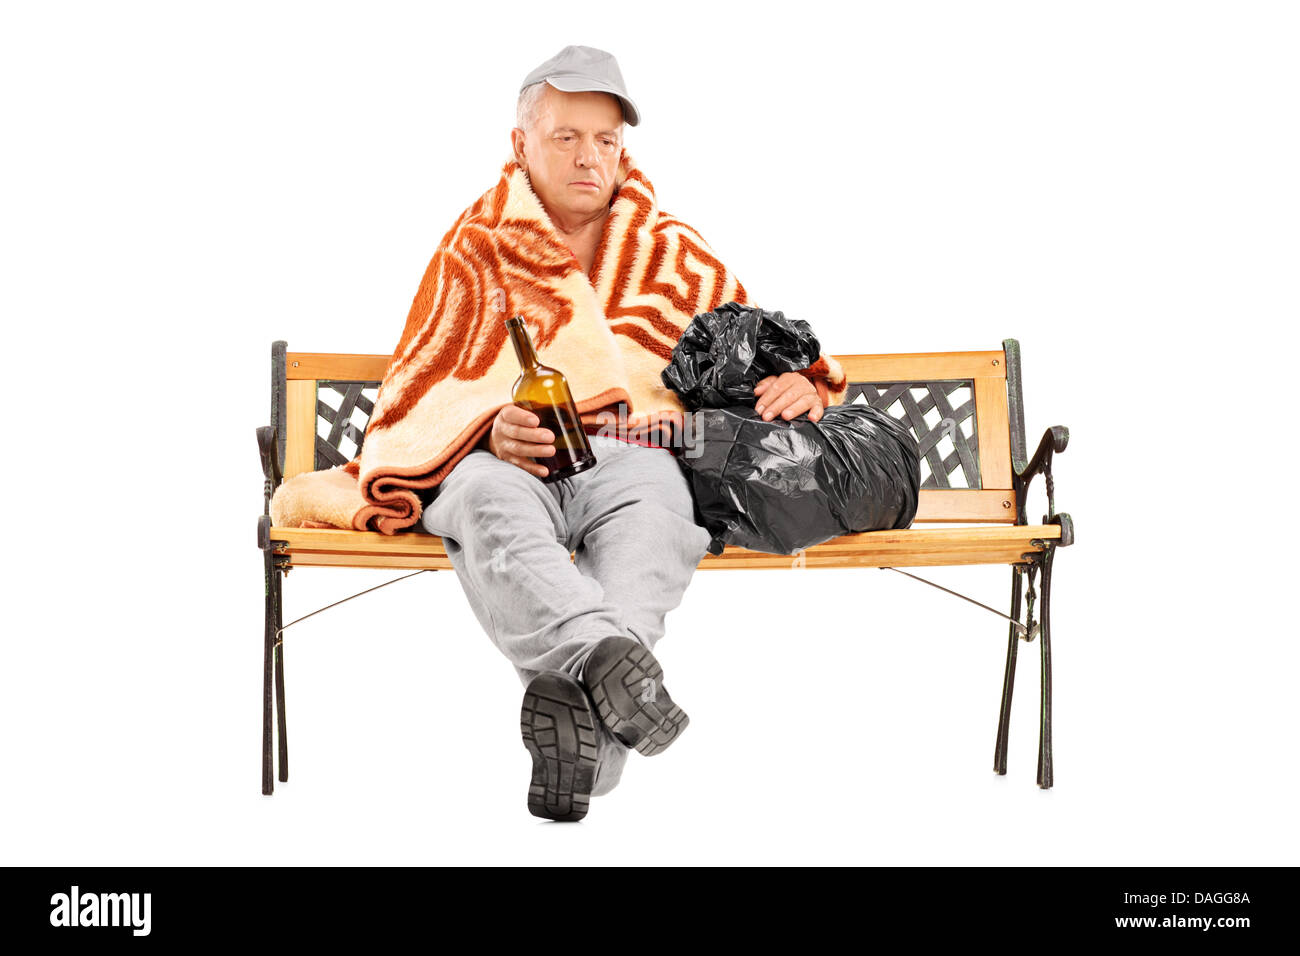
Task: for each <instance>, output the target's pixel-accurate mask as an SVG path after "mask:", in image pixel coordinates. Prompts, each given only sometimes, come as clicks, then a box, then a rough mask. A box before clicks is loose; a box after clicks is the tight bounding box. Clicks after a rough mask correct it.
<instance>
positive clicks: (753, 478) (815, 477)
mask: <svg viewBox="0 0 1300 956" xmlns="http://www.w3.org/2000/svg"><path fill="white" fill-rule="evenodd" d="M686 418H687V419H688V420H687V422H686V424H685V429H684V436H685V440H684V444H683V447H682V452H681V454H680V455H679V456H678V459H677V460H678V463H679V464H680V465H681V467H682V469H683V471H684V472H685V473H686V476H687V478H688V479H689V480H690V483H691V490H692V492H693V493H694V497H695V505H696V509H697V512H698V514H697V515H696V521H697V522H699V523H700V524H701V525H702V526H703V527H705V528H706V529H707V530H708V531H709V533H710V534H712V535H713V540H712V541H711V542H710V543H709V553H710V554H721V553H722V549H723V547H724V546H725V545H728V544H734V545H739V546H740V547H742V548H748V549H749V550H751V551H765V552H768V553H769V554H793V553H794V552H796V551H798V550H799V549H800V548H807V547H811V546H812V545H814V544H821V543H822V542H823V541H828V540H830V539H831V538H835V537H838V536H839V535H842V534H849V533H851V532H858V531H880V530H885V529H889V528H906V527H908V526H910V525H911V523H912V519H913V518H914V517H916V506H917V496H918V492H919V491H920V486H921V459H920V456H919V455H918V454H917V448H916V440H915V439H913V438H912V435H911V432H909V431H908V430H907V429H906V428H905V427H904V425H903V424H902V423H901V422H899V421H898V420H897V419H896V418H894V417H893V416H892V415H890V414H889V413H888V412H885V411H882V410H881V409H879V408H875V407H873V406H871V405H832V406H831V407H830V408H828V409H826V411H825V412H824V413H823V415H822V417H821V419H820V420H819V421H816V422H812V421H809V420H808V416H807V415H806V414H804V415H798V416H796V417H795V418H793V419H791V420H790V421H786V420H784V419H782V418H781V417H780V416H778V417H777V418H775V419H773V420H772V421H770V422H765V421H763V418H762V416H761V415H759V414H758V413H757V412H756V411H754V409H753V408H745V407H744V406H732V407H730V408H712V409H704V410H702V411H696V412H689V413H687V416H686Z"/></svg>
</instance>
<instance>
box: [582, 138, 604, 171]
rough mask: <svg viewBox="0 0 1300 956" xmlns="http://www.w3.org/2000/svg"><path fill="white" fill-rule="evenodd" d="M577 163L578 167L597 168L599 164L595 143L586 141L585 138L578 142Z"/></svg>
mask: <svg viewBox="0 0 1300 956" xmlns="http://www.w3.org/2000/svg"><path fill="white" fill-rule="evenodd" d="M577 162H578V165H579V166H597V165H599V164H600V155H599V154H598V153H597V152H596V141H595V140H594V139H592V140H591V141H588V140H587V139H586V138H585V137H583V138H582V139H580V140H579V141H578V155H577Z"/></svg>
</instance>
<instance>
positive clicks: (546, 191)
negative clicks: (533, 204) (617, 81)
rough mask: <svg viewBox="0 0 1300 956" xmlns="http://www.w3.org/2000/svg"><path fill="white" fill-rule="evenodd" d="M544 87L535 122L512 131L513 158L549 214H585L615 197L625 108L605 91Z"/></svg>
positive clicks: (578, 217) (578, 216)
mask: <svg viewBox="0 0 1300 956" xmlns="http://www.w3.org/2000/svg"><path fill="white" fill-rule="evenodd" d="M545 85H546V90H545V92H544V93H543V96H542V101H541V104H540V109H539V111H538V118H537V124H536V125H535V126H534V127H533V129H531V130H527V131H524V130H520V129H519V128H517V127H516V128H515V129H514V130H513V131H512V132H511V139H512V142H513V145H514V151H515V158H516V159H517V160H518V161H519V163H520V165H522V166H523V167H524V169H525V170H527V172H528V179H529V181H530V182H531V183H532V186H533V191H534V192H535V193H537V196H538V198H539V199H541V201H542V204H543V205H544V206H545V207H546V208H547V210H549V211H550V212H551V213H552V215H553V216H559V217H561V218H565V219H574V220H581V219H584V218H589V217H590V216H591V215H592V214H594V213H597V212H599V211H601V210H602V209H605V208H607V207H608V206H609V201H610V199H611V198H612V197H613V195H614V177H615V174H616V173H617V172H618V161H619V156H620V154H621V153H622V148H623V131H622V126H623V110H622V107H621V106H620V104H619V101H618V99H617V98H616V97H614V96H612V95H611V94H609V93H597V92H583V93H566V92H564V91H563V90H557V89H555V87H553V86H551V85H550V84H549V83H547V84H545Z"/></svg>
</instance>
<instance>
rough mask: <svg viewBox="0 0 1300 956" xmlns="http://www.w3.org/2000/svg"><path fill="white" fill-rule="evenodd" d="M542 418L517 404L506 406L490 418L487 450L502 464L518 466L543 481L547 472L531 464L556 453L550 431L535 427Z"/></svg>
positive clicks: (545, 468)
mask: <svg viewBox="0 0 1300 956" xmlns="http://www.w3.org/2000/svg"><path fill="white" fill-rule="evenodd" d="M540 423H541V419H540V418H538V417H537V416H536V415H534V414H533V413H532V412H530V411H528V409H526V408H524V407H522V406H520V405H506V406H505V407H504V408H502V409H501V411H499V412H497V415H496V418H494V419H492V430H491V431H490V432H488V443H487V449H488V451H490V452H492V454H494V455H496V456H497V457H498V458H500V459H501V460H502V461H508V462H510V464H512V465H518V466H519V467H520V468H522V469H523V470H524V471H526V472H528V473H529V474H533V475H536V476H537V477H538V478H545V477H546V476H547V475H548V474H549V473H550V470H549V469H548V468H547V467H546V466H545V465H541V464H538V463H537V462H536V461H533V459H534V458H549V457H550V456H551V455H554V454H555V446H554V445H553V444H551V442H553V441H555V435H554V434H552V433H551V430H550V429H549V428H538V427H537V426H538V425H539V424H540Z"/></svg>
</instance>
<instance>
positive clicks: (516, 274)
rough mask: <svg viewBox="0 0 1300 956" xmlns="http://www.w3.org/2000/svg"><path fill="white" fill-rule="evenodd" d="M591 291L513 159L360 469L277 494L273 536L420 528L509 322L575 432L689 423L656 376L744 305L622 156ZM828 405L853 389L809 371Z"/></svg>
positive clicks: (430, 292) (429, 308)
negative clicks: (705, 323) (610, 424)
mask: <svg viewBox="0 0 1300 956" xmlns="http://www.w3.org/2000/svg"><path fill="white" fill-rule="evenodd" d="M615 187H616V188H615V192H614V197H613V199H612V201H611V203H610V211H609V216H608V217H607V219H606V220H605V225H604V231H603V232H602V235H601V239H600V244H599V246H598V248H597V252H596V258H595V260H594V262H593V264H592V268H591V275H590V276H588V275H587V274H586V273H584V272H583V270H582V267H581V265H579V263H578V260H577V257H576V256H574V254H573V253H572V251H571V250H570V249H569V248H568V246H567V245H565V243H564V241H563V239H562V238H561V237H560V235H559V233H558V232H557V231H556V230H555V227H554V226H553V225H552V223H551V220H550V217H549V216H548V215H547V214H546V211H545V209H544V208H543V206H542V204H541V202H540V201H539V200H538V198H537V195H536V194H535V193H534V192H533V190H532V187H531V186H530V185H529V181H528V175H527V173H525V172H524V170H523V169H522V168H521V167H520V166H519V164H518V163H517V162H515V161H514V160H513V159H510V160H508V161H507V162H506V163H505V165H504V166H503V167H502V169H501V177H500V181H499V182H498V183H497V184H496V185H495V186H494V187H492V188H491V189H489V190H488V191H487V192H486V193H484V194H483V195H482V196H481V197H479V199H478V200H477V201H476V202H475V203H474V204H473V205H472V206H470V207H469V208H468V209H466V210H465V211H464V212H463V213H461V214H460V217H459V218H458V219H457V220H456V222H455V224H454V225H453V226H452V227H451V229H450V230H449V231H448V232H447V234H446V235H445V236H443V238H442V241H441V242H440V243H439V244H438V248H437V250H436V251H435V252H434V254H433V258H432V259H431V260H430V262H429V266H428V268H427V269H426V270H425V273H424V278H423V279H422V280H421V282H420V287H419V290H418V291H417V292H416V294H415V301H414V302H413V303H412V304H411V310H410V313H409V314H408V315H407V317H406V327H405V328H404V329H403V331H402V337H401V340H400V341H399V342H398V344H397V349H396V350H395V351H394V352H393V357H392V359H390V360H389V363H388V367H387V370H386V371H385V373H384V378H383V381H382V383H381V385H380V387H379V392H378V395H377V397H376V404H375V409H374V413H373V415H372V416H371V418H370V421H369V423H368V425H367V427H366V432H365V439H364V441H363V443H362V447H361V452H360V454H359V455H358V456H357V457H356V458H355V459H353V460H352V461H350V462H348V463H347V464H345V465H339V466H336V467H333V468H327V469H322V470H320V471H312V472H306V473H304V474H300V475H295V476H293V477H291V478H289V479H287V480H286V481H284V482H283V483H282V484H281V485H280V487H279V488H277V489H276V492H275V495H274V496H273V498H272V499H271V519H272V522H273V524H274V525H275V526H277V527H317V528H346V529H355V530H357V531H367V530H368V531H379V532H382V533H384V534H393V533H395V532H397V531H399V530H401V529H403V528H407V527H410V526H411V525H413V524H415V523H416V522H417V521H419V518H420V512H421V502H420V492H422V491H426V490H427V489H429V488H432V487H434V486H435V485H437V484H438V483H439V482H441V481H442V479H443V478H445V477H446V476H447V474H448V473H449V472H450V471H451V469H452V467H453V466H454V465H455V464H456V463H457V462H458V461H460V459H461V458H463V457H464V456H465V455H466V454H468V453H469V452H470V451H471V450H472V449H473V447H474V445H475V444H476V443H477V442H478V440H479V439H480V438H481V437H482V436H483V435H484V433H485V432H487V431H488V429H490V428H491V425H492V419H493V417H494V416H495V415H496V413H497V411H498V410H499V409H501V408H502V407H503V406H504V405H506V404H508V403H509V402H510V394H511V387H512V386H513V384H514V382H515V379H516V378H517V377H518V375H519V363H518V361H517V360H516V358H515V355H514V350H513V349H512V348H511V347H510V345H509V344H508V337H507V334H506V329H505V325H504V320H505V319H506V318H508V317H510V316H513V315H522V316H524V317H525V319H526V320H527V322H528V327H529V332H530V334H531V335H532V337H533V343H534V345H535V346H536V347H537V352H538V355H539V356H540V357H541V359H542V361H543V362H545V363H546V364H547V365H550V366H552V367H554V368H558V369H559V370H560V371H562V372H563V373H564V374H565V376H566V377H567V378H568V380H569V386H570V388H571V390H572V392H573V397H574V400H575V401H576V402H577V406H578V411H579V413H580V414H581V416H582V420H583V421H584V422H587V423H591V424H597V425H599V424H601V423H602V422H606V421H608V416H606V417H604V418H598V417H597V416H598V413H599V412H601V411H602V410H610V411H614V412H615V414H617V409H618V405H619V403H625V405H626V409H625V413H624V414H625V415H626V416H629V417H630V416H633V415H639V414H641V413H646V412H649V413H654V412H658V411H665V410H677V411H682V410H684V409H683V406H682V404H681V401H680V400H679V399H678V397H677V395H676V393H674V392H673V391H671V390H670V389H668V388H665V387H664V385H663V383H662V381H661V380H660V377H659V375H660V372H662V371H663V369H664V367H665V366H666V365H667V364H668V362H669V359H670V358H671V355H672V350H673V346H674V345H676V344H677V341H678V339H679V338H680V337H681V335H682V333H683V332H684V331H685V329H686V326H687V325H688V324H689V323H690V321H691V319H692V318H693V317H694V316H695V315H697V314H699V313H700V312H707V311H710V310H711V309H715V308H717V307H718V306H720V305H722V304H724V303H726V302H733V301H734V302H739V303H741V304H745V303H747V302H748V298H747V294H746V292H745V288H744V287H743V286H742V285H741V284H740V281H739V280H738V279H737V278H736V277H735V276H734V275H733V274H732V273H731V272H730V271H728V270H727V268H726V267H725V266H724V265H723V264H722V263H721V262H720V261H719V260H718V258H717V256H715V255H714V253H713V250H712V249H710V248H709V246H708V244H707V243H706V242H705V241H704V239H703V238H702V237H701V236H700V234H699V233H698V232H696V231H695V230H694V229H692V228H691V227H690V226H688V225H687V224H686V223H684V222H682V221H681V220H680V219H677V218H675V217H674V216H672V215H670V214H668V213H667V212H663V211H662V210H660V208H659V204H658V201H657V199H656V197H655V191H654V187H653V186H652V185H651V183H650V180H649V179H647V178H646V177H645V175H644V174H643V173H642V172H641V171H640V170H639V169H638V168H637V167H636V165H635V163H634V162H633V160H632V157H631V155H630V154H629V153H628V152H627V151H626V149H625V150H624V151H623V155H622V157H621V159H620V165H619V173H618V177H617V178H616V181H615ZM804 374H805V375H807V376H808V377H809V379H811V380H812V381H813V383H814V384H815V385H816V386H817V389H818V392H819V393H821V396H822V401H823V404H825V405H834V404H839V403H840V402H842V401H843V400H844V397H845V394H846V392H847V390H848V382H847V380H846V378H845V375H844V371H843V369H842V368H841V367H840V365H839V363H838V362H836V361H835V359H834V358H833V357H832V356H830V355H827V354H825V353H823V355H822V356H821V357H820V358H819V359H818V360H817V362H816V363H815V364H814V365H813V366H812V367H811V368H809V369H807V370H805V372H804Z"/></svg>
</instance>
